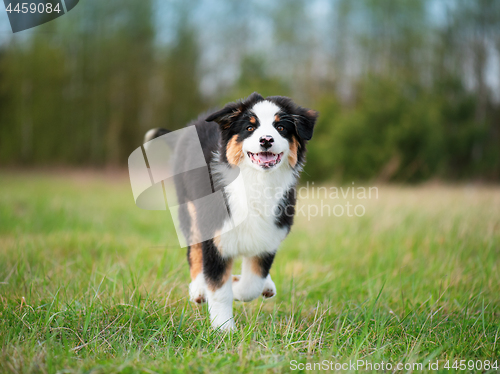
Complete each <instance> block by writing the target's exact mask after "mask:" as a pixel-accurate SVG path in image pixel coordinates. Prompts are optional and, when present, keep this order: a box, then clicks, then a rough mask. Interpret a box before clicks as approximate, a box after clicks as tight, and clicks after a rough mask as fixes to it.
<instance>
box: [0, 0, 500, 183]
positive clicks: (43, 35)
mask: <svg viewBox="0 0 500 374" xmlns="http://www.w3.org/2000/svg"><path fill="white" fill-rule="evenodd" d="M165 32H166V34H167V35H168V37H167V38H166V40H163V39H162V35H164V34H165ZM24 35H25V36H22V37H21V36H20V37H18V36H17V35H16V36H15V37H12V38H11V39H10V40H9V41H8V42H7V43H4V44H1V45H0V163H1V164H2V165H61V164H62V165H93V166H102V165H125V164H126V160H127V157H128V155H129V154H130V152H131V151H132V150H134V149H135V148H136V147H138V146H139V145H140V144H141V140H142V136H143V134H144V133H145V132H146V131H147V130H148V129H150V128H153V127H160V126H161V127H167V128H169V129H178V128H180V127H182V126H184V125H185V124H186V123H187V122H189V121H190V120H192V119H194V118H196V117H197V116H198V115H199V113H202V112H204V111H206V110H208V109H209V108H215V107H217V106H220V105H223V104H224V103H225V102H228V101H234V100H236V99H239V98H242V97H245V96H247V95H249V94H250V93H251V92H253V91H258V92H260V93H261V94H263V95H264V96H268V95H286V96H291V97H292V98H294V99H295V101H296V102H298V103H299V104H301V105H304V106H308V107H312V108H314V109H316V110H318V111H319V112H320V118H319V122H318V125H317V128H316V132H315V136H314V138H313V140H312V141H311V143H310V145H309V147H308V150H309V155H308V164H307V166H306V169H305V178H309V179H313V180H325V179H334V178H335V179H337V180H342V181H345V182H349V181H351V180H354V179H357V180H373V179H377V180H384V181H387V180H394V181H400V182H416V181H421V180H426V179H429V178H442V179H452V180H455V179H468V178H474V179H483V180H499V179H500V151H499V150H500V104H499V95H500V77H499V73H498V71H497V73H495V72H494V69H493V68H492V66H493V65H494V64H495V63H498V55H499V53H500V2H497V1H494V0H480V1H476V2H471V1H465V0H453V1H449V2H446V4H444V3H443V2H440V1H437V0H425V1H401V2H397V3H394V2H393V1H386V0H383V1H369V0H366V1H360V2H352V1H348V0H336V1H331V2H328V1H327V2H324V1H305V0H294V1H284V0H280V1H277V2H273V3H272V4H271V3H269V4H267V3H263V2H259V1H255V2H248V3H239V2H238V3H234V2H230V1H222V2H219V3H217V4H213V3H211V2H191V1H187V2H177V1H168V2H159V1H153V0H141V1H134V0H120V1H118V0H110V1H106V2H99V1H96V0H88V1H86V2H82V3H81V4H79V5H78V6H77V7H76V8H75V9H74V10H73V11H72V12H71V13H69V14H68V15H67V16H65V17H61V18H60V19H58V20H56V21H53V22H49V23H47V24H45V25H42V26H40V27H37V28H35V29H33V31H32V32H31V33H29V34H24ZM164 39H165V38H164ZM495 56H496V57H495ZM492 69H493V70H492ZM497 70H498V69H497ZM495 74H496V75H495Z"/></svg>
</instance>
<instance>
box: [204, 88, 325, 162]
mask: <svg viewBox="0 0 500 374" xmlns="http://www.w3.org/2000/svg"><path fill="white" fill-rule="evenodd" d="M317 117H318V113H317V112H315V111H314V110H309V109H305V108H302V107H300V106H298V105H295V104H294V103H293V102H292V100H291V99H289V98H287V97H284V96H270V97H267V98H265V99H264V98H263V97H262V96H261V95H259V94H258V93H256V92H254V93H253V94H251V95H250V96H249V97H248V98H246V99H245V100H242V101H238V102H236V103H230V104H227V105H226V106H225V107H224V108H223V109H221V110H219V111H218V112H215V113H213V114H211V115H210V116H208V118H207V119H206V121H207V122H211V121H214V122H217V123H218V124H219V126H220V129H221V133H222V146H223V148H224V150H225V153H224V154H223V155H222V157H223V160H224V161H227V162H229V163H230V164H232V165H238V166H240V167H241V166H249V167H252V168H255V169H258V170H261V171H270V170H275V169H277V168H281V167H291V168H292V169H295V168H297V167H299V165H301V164H302V163H303V161H304V155H305V145H306V142H307V141H308V140H310V139H311V137H312V134H313V129H314V124H315V122H316V118H317Z"/></svg>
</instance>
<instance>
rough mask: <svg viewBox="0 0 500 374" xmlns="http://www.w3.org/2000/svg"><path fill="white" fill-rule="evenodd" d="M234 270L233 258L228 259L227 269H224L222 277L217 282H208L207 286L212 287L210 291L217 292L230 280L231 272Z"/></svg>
mask: <svg viewBox="0 0 500 374" xmlns="http://www.w3.org/2000/svg"><path fill="white" fill-rule="evenodd" d="M232 270H233V259H232V258H231V259H228V260H227V262H226V270H225V271H224V274H223V275H222V278H221V279H220V280H219V281H217V282H215V283H212V282H208V283H207V286H208V288H209V289H210V291H212V292H215V291H217V290H218V289H219V288H221V287H222V286H223V285H224V284H225V283H226V282H227V281H228V280H229V278H231V272H232Z"/></svg>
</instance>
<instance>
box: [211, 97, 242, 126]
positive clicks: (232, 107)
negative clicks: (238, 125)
mask: <svg viewBox="0 0 500 374" xmlns="http://www.w3.org/2000/svg"><path fill="white" fill-rule="evenodd" d="M241 113H242V105H241V102H237V103H230V104H227V105H226V106H225V107H224V108H222V109H221V110H219V111H217V112H215V113H212V114H211V115H209V116H208V117H207V118H206V119H205V121H207V122H212V121H214V122H217V123H218V124H219V125H220V126H221V127H222V128H227V127H229V126H231V123H232V122H233V121H234V120H235V119H236V118H237V117H238V116H239V115H240V114H241Z"/></svg>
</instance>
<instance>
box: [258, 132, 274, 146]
mask: <svg viewBox="0 0 500 374" xmlns="http://www.w3.org/2000/svg"><path fill="white" fill-rule="evenodd" d="M259 141H260V146H261V147H262V148H264V149H269V148H271V147H272V146H273V143H274V139H273V137H272V136H269V135H264V136H261V137H260V139H259Z"/></svg>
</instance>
